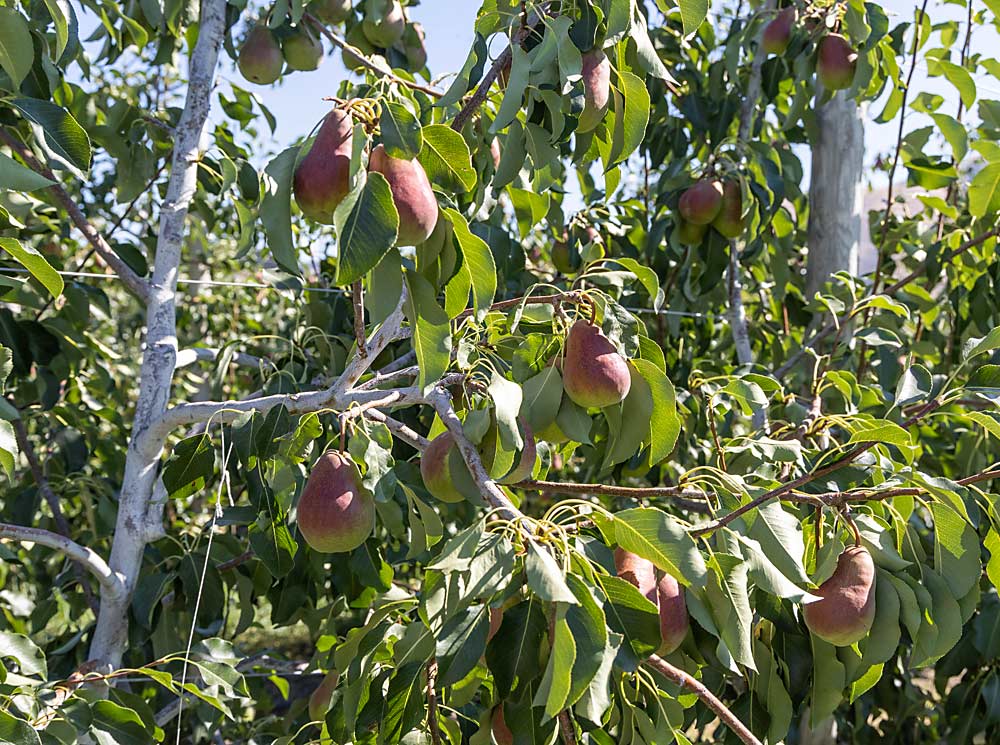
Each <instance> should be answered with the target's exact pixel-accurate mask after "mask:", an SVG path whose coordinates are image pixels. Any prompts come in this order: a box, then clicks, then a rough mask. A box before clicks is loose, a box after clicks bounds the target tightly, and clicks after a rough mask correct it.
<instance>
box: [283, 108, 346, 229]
mask: <svg viewBox="0 0 1000 745" xmlns="http://www.w3.org/2000/svg"><path fill="white" fill-rule="evenodd" d="M353 134H354V119H353V118H352V117H351V115H350V114H349V113H348V112H346V111H343V110H341V109H334V110H333V111H331V112H330V113H329V114H327V115H326V119H324V120H323V123H322V124H321V125H320V128H319V131H318V132H317V133H316V139H315V140H313V144H312V147H311V148H310V149H309V152H308V153H306V155H305V157H304V158H302V160H301V161H299V164H298V165H297V166H296V167H295V175H294V177H293V178H292V189H293V191H294V192H295V202H296V204H298V205H299V209H300V210H302V214H304V215H305V216H306V217H308V218H309V219H310V220H315V221H316V222H320V223H324V224H327V225H330V224H332V223H333V211H334V210H335V209H336V208H337V205H338V204H340V203H341V201H342V200H343V199H344V197H345V196H347V192H349V191H350V190H351V149H352V140H353Z"/></svg>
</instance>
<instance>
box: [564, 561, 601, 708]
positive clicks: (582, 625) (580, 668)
mask: <svg viewBox="0 0 1000 745" xmlns="http://www.w3.org/2000/svg"><path fill="white" fill-rule="evenodd" d="M566 583H567V584H568V585H569V589H570V590H571V591H572V592H573V594H574V595H575V596H576V599H577V600H578V601H579V603H578V604H577V605H571V606H569V607H568V608H567V610H566V623H567V624H569V629H570V631H571V632H572V634H573V639H574V641H575V642H576V656H575V658H574V660H573V674H572V682H571V685H570V690H569V695H568V696H567V698H566V705H567V706H572V705H573V704H575V703H576V702H577V701H578V700H579V699H580V697H581V696H583V694H584V693H586V692H587V689H588V688H589V686H590V684H591V681H593V680H594V678H595V676H597V674H598V673H599V672H600V669H601V665H602V664H603V661H604V653H605V650H606V648H607V645H608V629H607V618H606V617H605V615H604V611H603V610H601V606H600V605H598V603H597V600H596V598H595V597H594V594H593V592H591V589H590V587H588V586H587V585H586V584H585V583H584V582H583V580H581V579H580V578H579V577H578V576H576V575H575V574H567V575H566Z"/></svg>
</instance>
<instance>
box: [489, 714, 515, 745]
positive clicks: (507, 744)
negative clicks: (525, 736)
mask: <svg viewBox="0 0 1000 745" xmlns="http://www.w3.org/2000/svg"><path fill="white" fill-rule="evenodd" d="M490 730H491V731H492V732H493V742H495V743H496V745H514V733H513V732H511V731H510V727H508V726H507V720H506V719H504V716H503V704H497V707H496V708H495V709H494V710H493V716H492V717H491V718H490Z"/></svg>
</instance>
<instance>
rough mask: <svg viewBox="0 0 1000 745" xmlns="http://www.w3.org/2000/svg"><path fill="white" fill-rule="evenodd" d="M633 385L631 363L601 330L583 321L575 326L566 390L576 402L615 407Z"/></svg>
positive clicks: (566, 365) (566, 363) (570, 336)
mask: <svg viewBox="0 0 1000 745" xmlns="http://www.w3.org/2000/svg"><path fill="white" fill-rule="evenodd" d="M631 384H632V377H631V375H629V370H628V363H627V362H626V361H625V358H624V357H622V356H621V355H620V354H618V350H617V349H615V346H614V344H612V343H611V341H610V340H609V339H608V337H606V336H605V335H604V333H603V332H602V331H601V329H600V328H598V327H597V326H595V325H593V324H592V323H590V322H589V321H586V320H583V319H581V320H579V321H577V322H576V323H574V324H573V326H572V328H570V330H569V334H568V335H567V336H566V351H565V358H564V360H563V389H564V390H565V391H566V395H568V396H569V397H570V399H572V401H573V403H575V404H577V405H578V406H582V407H583V408H585V409H589V408H603V407H605V406H612V405H614V404H617V403H620V402H621V401H623V400H624V399H625V396H627V395H628V391H629V387H630V386H631Z"/></svg>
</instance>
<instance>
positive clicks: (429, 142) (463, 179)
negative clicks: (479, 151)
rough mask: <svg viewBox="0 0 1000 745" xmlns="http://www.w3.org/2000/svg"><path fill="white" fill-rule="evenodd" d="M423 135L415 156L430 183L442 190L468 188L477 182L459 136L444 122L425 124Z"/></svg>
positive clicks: (464, 143)
mask: <svg viewBox="0 0 1000 745" xmlns="http://www.w3.org/2000/svg"><path fill="white" fill-rule="evenodd" d="M423 138H424V143H423V147H421V148H420V154H419V155H418V156H417V159H418V160H419V161H420V165H422V166H423V167H424V170H425V171H427V178H429V179H430V181H431V183H432V184H434V185H435V186H438V187H440V188H441V189H442V190H444V191H451V192H462V191H470V190H471V189H472V187H474V186H475V185H476V170H475V169H474V168H473V167H472V155H471V154H470V153H469V146H468V145H467V144H466V142H465V140H464V139H462V135H460V134H459V133H458V132H456V131H455V130H453V129H452V128H451V127H449V126H447V125H445V124H431V125H429V126H426V127H424V129H423Z"/></svg>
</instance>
